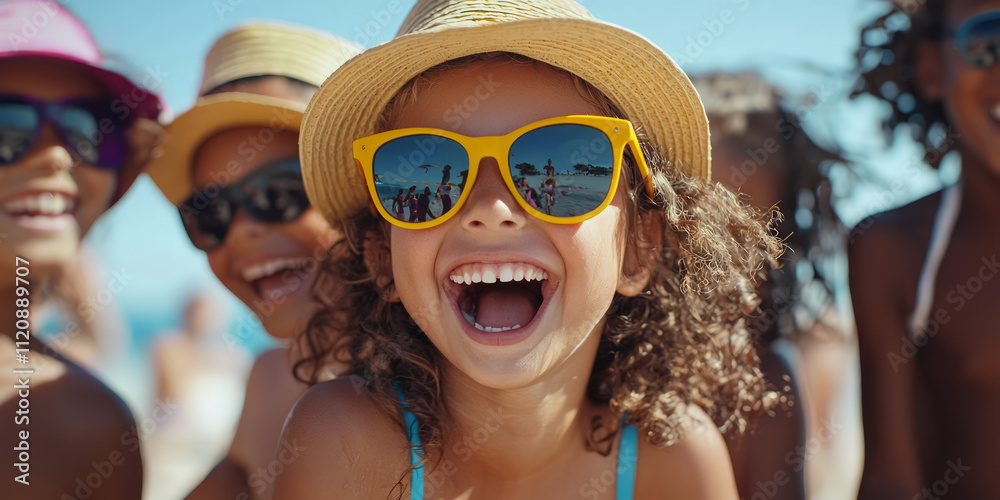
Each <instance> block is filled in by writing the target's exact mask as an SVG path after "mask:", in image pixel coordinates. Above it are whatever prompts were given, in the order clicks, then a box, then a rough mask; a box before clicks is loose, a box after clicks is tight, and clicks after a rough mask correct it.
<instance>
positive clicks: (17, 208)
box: [3, 193, 75, 215]
mask: <svg viewBox="0 0 1000 500" xmlns="http://www.w3.org/2000/svg"><path fill="white" fill-rule="evenodd" d="M74 204H75V203H74V201H73V198H71V197H68V196H66V195H64V194H62V193H38V194H33V195H26V196H19V197H18V198H16V199H13V200H10V201H8V202H6V203H4V204H3V209H4V211H5V212H7V213H12V214H18V213H38V214H42V215H62V214H64V213H67V212H71V211H72V210H73V208H74Z"/></svg>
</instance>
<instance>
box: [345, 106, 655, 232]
mask: <svg viewBox="0 0 1000 500" xmlns="http://www.w3.org/2000/svg"><path fill="white" fill-rule="evenodd" d="M626 145H628V146H630V147H631V148H632V154H633V156H634V157H635V159H636V163H637V164H638V166H639V171H640V173H641V175H642V178H643V180H644V181H645V184H646V190H647V191H648V192H649V195H650V196H652V195H653V185H652V181H651V180H650V177H649V168H648V167H647V166H646V160H645V158H644V157H643V155H642V151H641V150H640V149H639V140H638V138H636V135H635V129H634V128H633V127H632V123H631V122H629V121H628V120H621V119H617V118H609V117H604V116H563V117H558V118H550V119H547V120H541V121H538V122H535V123H532V124H530V125H525V126H524V127H521V128H519V129H517V130H515V131H513V132H511V133H509V134H507V135H504V136H496V137H467V136H464V135H461V134H456V133H454V132H449V131H447V130H440V129H433V128H404V129H399V130H390V131H388V132H382V133H380V134H375V135H371V136H368V137H364V138H361V139H358V140H356V141H354V159H355V161H357V163H358V168H359V169H361V173H362V174H363V175H364V177H365V182H366V183H367V185H368V192H369V194H371V197H372V200H373V201H374V202H375V208H376V209H377V210H378V212H379V213H380V214H381V215H382V217H384V218H385V219H386V220H387V221H389V222H390V223H392V224H395V225H396V226H399V227H402V228H406V229H421V228H428V227H433V226H436V225H438V224H441V223H443V222H445V221H446V220H448V219H450V218H451V217H452V216H453V215H455V213H457V212H458V211H459V210H461V208H462V205H464V204H465V201H466V200H467V199H468V197H469V193H470V192H471V191H472V186H473V185H474V184H475V182H476V174H477V173H478V171H479V163H480V161H482V159H483V158H486V157H492V158H494V159H496V161H497V163H498V164H499V166H500V175H501V176H502V177H503V180H504V182H505V183H506V184H507V187H508V189H510V192H511V194H513V195H514V199H515V200H517V202H518V203H519V204H520V205H521V207H522V208H524V210H525V211H527V212H528V213H530V214H532V215H534V216H535V217H538V218H539V219H541V220H544V221H546V222H553V223H556V224H576V223H579V222H583V221H585V220H587V219H589V218H591V217H593V216H595V215H597V214H599V213H600V212H601V211H602V210H604V209H605V208H606V207H607V206H608V205H609V204H610V203H611V200H612V199H613V198H614V195H615V192H616V191H617V189H618V182H619V179H620V178H621V169H622V157H623V155H624V152H625V146H626Z"/></svg>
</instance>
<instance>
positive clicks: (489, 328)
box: [474, 323, 521, 333]
mask: <svg viewBox="0 0 1000 500" xmlns="http://www.w3.org/2000/svg"><path fill="white" fill-rule="evenodd" d="M474 324H475V326H476V329H478V330H480V331H483V332H486V333H500V332H509V331H511V330H517V329H518V328H521V325H514V326H505V327H503V328H493V327H492V326H483V325H480V324H479V323H474Z"/></svg>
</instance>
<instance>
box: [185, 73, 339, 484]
mask: <svg viewBox="0 0 1000 500" xmlns="http://www.w3.org/2000/svg"><path fill="white" fill-rule="evenodd" d="M302 87H303V86H301V85H293V84H291V83H290V82H289V81H288V80H287V79H286V78H283V77H276V76H267V77H263V78H256V79H253V80H250V81H242V82H239V83H236V84H227V85H223V86H222V87H220V88H219V89H217V90H216V91H215V92H214V93H219V92H231V91H237V92H247V93H253V94H259V95H266V96H269V97H278V98H283V99H287V100H290V101H295V102H298V103H299V104H301V105H303V106H304V105H305V104H306V103H308V101H309V97H310V95H311V94H309V93H304V91H303V88H302ZM259 132H260V128H259V127H254V128H239V129H233V130H228V131H225V132H223V133H221V134H218V135H216V136H214V137H212V138H210V139H209V140H208V141H206V142H205V143H204V144H203V145H202V147H201V148H200V149H199V152H198V154H197V156H196V158H195V164H194V166H193V173H192V177H193V182H194V185H195V189H197V190H202V191H204V190H205V189H206V188H208V187H209V186H211V185H213V184H214V185H229V184H231V183H233V182H237V181H239V180H240V179H243V178H245V177H246V176H247V175H252V174H253V173H254V172H256V171H257V170H259V169H260V168H262V167H265V166H267V165H268V164H271V163H272V162H274V161H276V160H283V159H286V158H293V157H296V156H298V134H296V133H292V132H285V131H279V132H274V135H273V139H271V140H270V141H269V142H266V143H264V142H263V141H261V140H259V139H258V133H259ZM265 137H267V136H265ZM251 139H253V140H255V141H256V142H254V143H253V144H251V143H250V140H251ZM247 151H252V152H253V154H252V155H251V154H249V153H248V152H247ZM233 162H235V165H236V168H231V167H232V163H233ZM227 170H228V172H236V173H235V175H233V174H230V173H227ZM339 239H340V234H339V233H338V232H337V231H336V230H334V229H332V228H331V227H330V225H329V224H328V223H327V222H326V220H324V219H323V217H322V216H321V215H320V214H319V212H318V211H316V210H315V209H313V208H309V209H308V210H306V211H305V213H303V214H302V215H301V216H300V217H298V218H297V219H295V220H293V221H290V222H286V223H267V222H261V221H258V220H256V219H254V218H253V217H250V216H248V215H247V214H246V213H245V212H244V211H243V210H242V209H237V210H236V213H235V217H234V218H233V222H232V225H231V226H230V229H229V232H228V233H227V235H226V239H225V240H224V241H223V243H222V245H221V246H219V247H218V248H216V249H213V250H211V251H209V252H207V253H206V255H207V257H208V262H209V265H210V266H211V268H212V271H213V272H214V273H215V275H216V277H218V278H219V281H220V282H222V284H223V285H225V286H226V288H228V289H229V291H230V292H232V293H233V295H235V296H236V297H237V298H239V299H240V300H241V301H242V302H243V303H244V304H246V305H247V307H248V308H250V310H251V311H253V312H254V314H256V315H257V317H258V318H259V319H260V321H261V324H262V325H263V327H264V329H265V330H266V331H267V333H268V334H269V335H271V336H272V337H275V338H277V339H281V340H283V341H289V342H290V341H293V340H294V339H295V338H296V336H297V335H298V334H299V333H301V332H302V331H303V330H304V329H305V327H306V323H307V322H308V321H309V319H310V318H311V317H312V316H313V314H315V312H316V311H317V308H318V305H317V303H316V302H315V301H314V300H313V295H312V285H313V283H314V281H315V279H316V272H317V266H318V264H319V262H320V261H321V259H322V257H323V256H324V254H325V252H326V250H327V249H328V248H329V247H330V246H331V245H333V244H334V243H335V242H336V241H338V240H339ZM275 259H290V260H293V261H296V262H302V263H303V264H302V265H301V266H299V267H296V268H294V269H286V270H281V271H279V272H278V273H277V274H276V275H274V276H272V277H270V278H264V279H261V280H247V279H244V277H245V276H246V275H245V273H246V272H247V270H248V269H251V268H252V267H253V266H259V265H262V264H266V263H268V262H274V261H275ZM293 352H295V350H294V349H289V348H288V347H284V346H283V347H278V348H275V349H272V350H270V351H267V352H265V353H264V354H262V355H261V356H259V357H258V358H257V360H256V361H255V362H254V366H253V369H252V370H251V373H250V378H249V380H248V382H247V392H246V398H245V400H244V403H243V412H242V414H241V416H240V421H239V425H238V427H237V430H236V436H235V437H234V438H233V443H232V446H231V447H230V450H229V452H228V454H227V456H226V457H225V458H224V459H223V460H222V461H221V462H220V463H219V464H218V465H217V466H216V467H215V468H214V469H213V470H212V471H211V473H210V474H209V475H208V477H206V478H205V479H204V480H203V481H202V482H201V484H199V485H198V486H197V488H196V489H195V490H194V491H193V492H192V493H191V494H190V495H189V497H188V498H190V499H193V500H198V499H202V498H204V499H215V498H223V497H224V498H235V497H237V495H240V494H241V493H242V494H248V495H250V498H255V499H264V498H270V495H271V489H272V487H273V482H272V481H270V480H267V479H268V478H269V477H270V476H269V475H268V474H263V475H262V474H260V473H259V471H260V470H266V468H267V467H268V465H269V464H270V463H271V461H272V460H274V456H275V446H276V443H277V442H278V437H279V435H280V433H281V426H282V425H283V424H284V422H285V417H287V416H288V412H289V410H291V408H292V405H293V404H294V403H295V401H296V400H297V399H298V397H299V396H300V395H301V394H302V393H303V392H304V391H305V390H306V387H307V386H306V385H305V384H303V383H301V382H299V381H297V380H295V378H294V377H293V375H292V365H293V363H294V362H295V361H296V358H295V355H294V354H293ZM342 370H343V368H342V367H340V366H339V365H336V366H331V367H330V372H331V374H338V373H340V372H341V371H342ZM262 468H263V469H262Z"/></svg>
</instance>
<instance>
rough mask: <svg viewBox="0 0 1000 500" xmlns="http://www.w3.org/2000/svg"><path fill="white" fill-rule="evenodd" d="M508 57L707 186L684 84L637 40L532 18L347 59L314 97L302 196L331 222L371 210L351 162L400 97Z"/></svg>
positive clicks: (589, 23) (696, 119) (703, 146)
mask: <svg viewBox="0 0 1000 500" xmlns="http://www.w3.org/2000/svg"><path fill="white" fill-rule="evenodd" d="M487 52H512V53H516V54H521V55H524V56H527V57H530V58H532V59H536V60H538V61H541V62H544V63H547V64H550V65H552V66H556V67H559V68H562V69H564V70H566V71H569V72H570V73H573V74H575V75H577V76H579V77H580V78H582V79H584V80H586V81H587V82H589V83H590V84H592V85H594V87H596V88H597V89H598V90H600V91H601V92H603V93H604V94H605V95H606V96H608V98H610V99H611V101H612V102H613V103H614V104H615V105H616V106H618V108H619V109H621V110H622V111H623V112H624V113H625V115H626V116H627V117H628V118H629V119H630V120H631V121H632V122H633V124H634V125H635V126H636V127H637V128H642V129H643V130H644V131H645V133H646V136H647V137H648V138H649V140H650V142H651V143H652V145H653V146H654V147H655V148H656V149H657V150H658V152H659V153H660V154H661V155H662V156H663V157H664V158H666V159H668V160H670V161H671V162H672V164H673V166H674V168H678V169H680V170H681V171H683V172H684V173H686V174H688V175H690V176H693V177H699V178H702V179H708V178H709V177H710V170H709V169H710V167H709V165H710V159H711V153H710V144H709V128H708V119H707V118H706V116H705V111H704V108H703V106H702V103H701V100H700V99H699V98H698V94H697V92H696V91H695V89H694V86H693V85H692V84H691V82H690V80H689V79H688V77H687V76H686V75H685V74H684V72H683V71H682V70H681V69H680V67H678V66H677V64H676V63H675V62H674V61H673V60H672V59H671V58H670V57H669V56H668V55H667V54H666V53H665V52H663V51H662V50H661V49H659V48H658V47H656V45H654V44H653V43H652V42H650V41H649V40H647V39H646V38H644V37H642V36H641V35H639V34H637V33H634V32H632V31H629V30H627V29H625V28H621V27H619V26H615V25H612V24H608V23H605V22H602V21H596V20H585V19H571V18H570V19H561V18H545V19H528V20H520V21H511V22H503V23H497V24H492V25H485V26H483V25H470V26H462V27H451V28H446V29H440V30H437V31H426V30H425V31H422V32H417V33H411V34H407V35H402V36H400V37H398V38H395V39H393V40H391V41H389V42H386V43H384V44H382V45H379V46H376V47H374V48H371V49H369V50H367V51H365V52H364V53H362V54H360V55H358V56H356V57H354V58H353V59H351V60H349V61H348V62H346V63H345V64H344V65H343V66H341V67H340V68H339V69H338V70H337V71H336V72H334V73H333V74H332V75H331V76H330V77H329V78H328V79H327V81H326V82H325V83H324V84H323V86H322V87H320V89H319V91H318V92H317V93H316V94H315V95H314V96H313V99H312V101H310V103H309V107H308V109H307V110H306V113H305V117H304V118H303V122H302V134H301V135H300V141H299V146H300V151H299V154H300V157H301V160H302V169H303V178H304V180H305V185H306V192H307V193H308V195H309V197H310V199H311V200H312V202H313V206H315V207H317V208H319V209H320V211H321V212H322V213H323V215H324V216H325V217H326V218H327V220H328V221H330V222H331V223H337V221H339V220H340V219H341V218H343V217H347V216H350V215H352V214H353V213H355V212H356V211H357V210H359V209H361V208H363V207H365V206H366V205H367V203H368V193H367V190H366V189H365V188H364V179H363V178H362V176H361V174H360V172H358V169H357V167H356V163H355V162H354V160H353V156H352V143H353V141H354V140H355V139H358V138H361V137H364V136H367V135H370V134H373V133H375V132H376V130H375V127H376V121H377V119H378V116H379V114H380V113H381V112H382V110H383V109H384V108H385V106H386V104H388V102H389V101H390V99H392V97H393V96H394V95H395V94H396V92H397V91H398V90H399V89H400V88H401V87H402V86H403V85H404V84H406V83H407V82H408V81H410V80H411V79H412V78H414V77H415V76H417V75H419V74H421V73H423V72H424V71H426V70H427V69H430V68H432V67H434V66H437V65H439V64H441V63H444V62H447V61H449V60H452V59H457V58H460V57H465V56H469V55H473V54H480V53H487Z"/></svg>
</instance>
